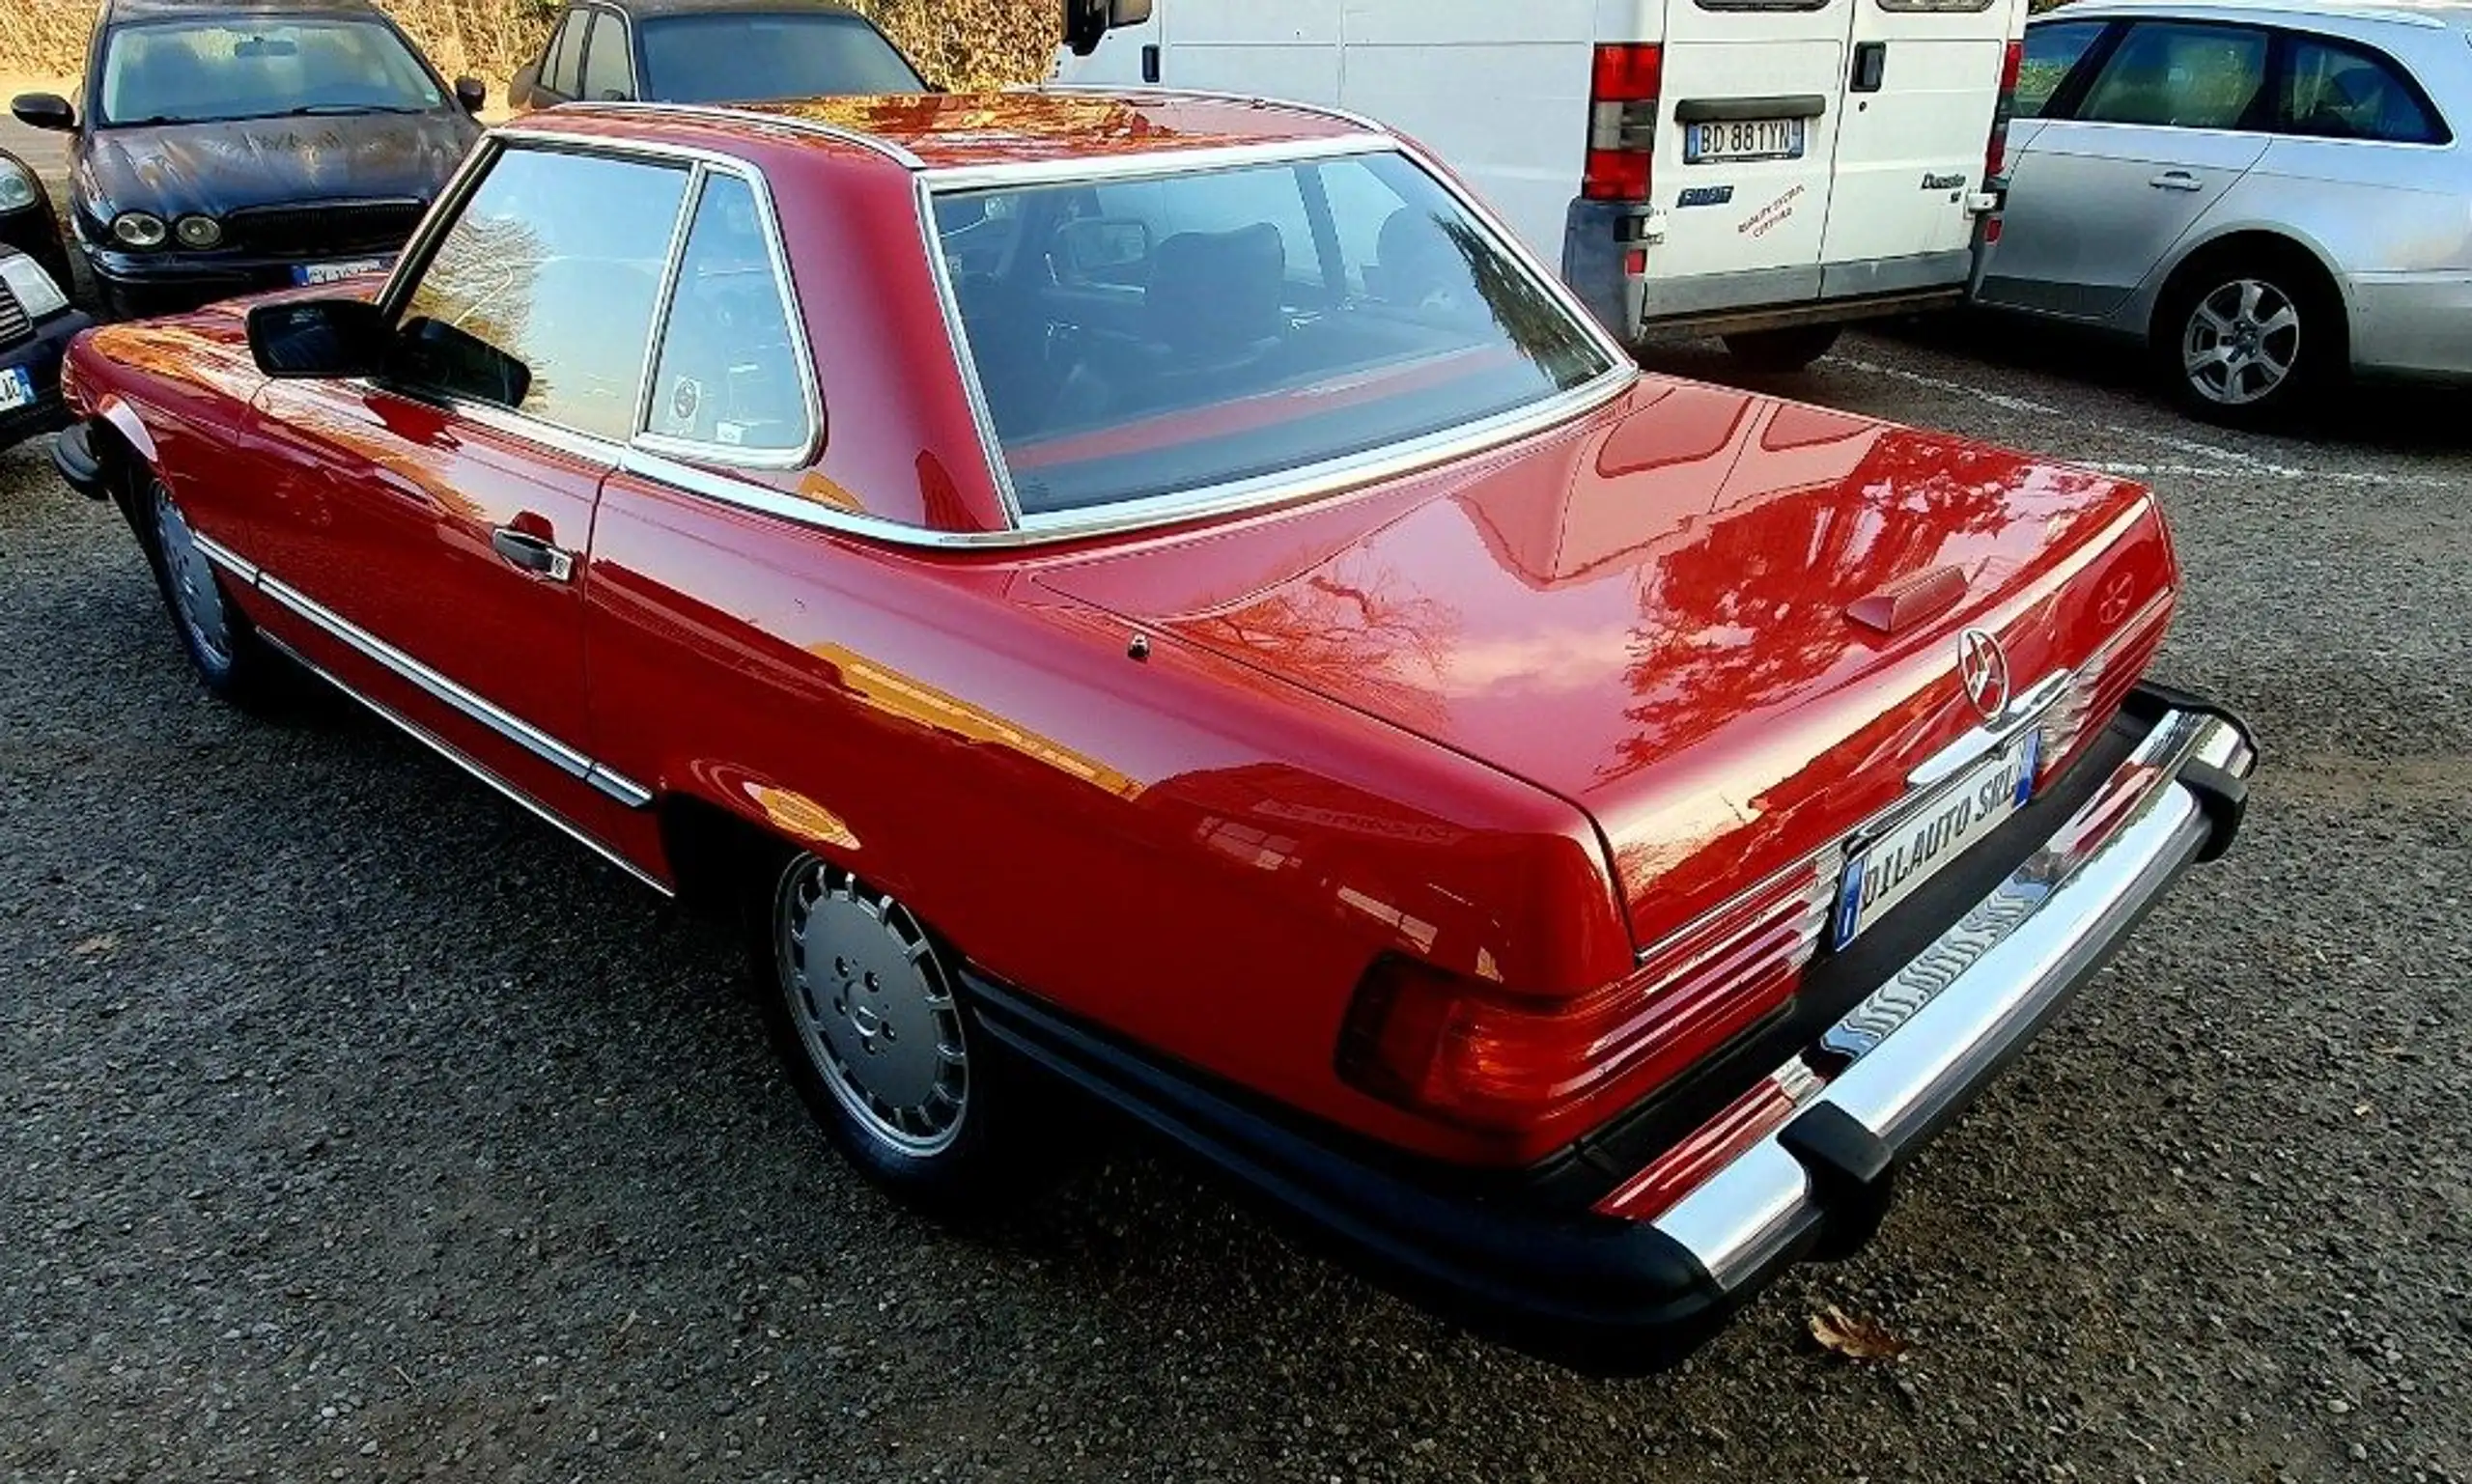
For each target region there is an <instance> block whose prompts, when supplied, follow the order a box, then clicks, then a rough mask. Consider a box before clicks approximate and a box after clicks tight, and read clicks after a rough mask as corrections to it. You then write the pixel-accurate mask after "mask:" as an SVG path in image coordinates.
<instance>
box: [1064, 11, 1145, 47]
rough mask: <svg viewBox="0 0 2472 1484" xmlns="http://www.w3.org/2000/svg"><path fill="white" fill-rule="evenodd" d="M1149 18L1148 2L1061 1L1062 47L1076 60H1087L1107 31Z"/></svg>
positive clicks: (1136, 23)
mask: <svg viewBox="0 0 2472 1484" xmlns="http://www.w3.org/2000/svg"><path fill="white" fill-rule="evenodd" d="M1149 18H1150V0H1064V44H1065V45H1067V46H1070V47H1072V48H1073V54H1074V55H1075V56H1077V57H1086V56H1088V55H1089V54H1090V53H1092V52H1094V51H1097V50H1098V49H1099V42H1102V41H1105V40H1106V39H1107V35H1108V33H1109V32H1110V31H1111V30H1114V29H1115V28H1116V27H1118V26H1138V25H1140V24H1141V23H1142V22H1143V21H1146V20H1148V19H1149Z"/></svg>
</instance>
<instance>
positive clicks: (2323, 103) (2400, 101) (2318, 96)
mask: <svg viewBox="0 0 2472 1484" xmlns="http://www.w3.org/2000/svg"><path fill="white" fill-rule="evenodd" d="M2287 56H2288V58H2289V60H2288V61H2287V63H2286V64H2285V68H2284V79H2283V99H2282V106H2281V108H2280V109H2279V110H2278V120H2277V122H2278V125H2279V126H2280V127H2281V128H2282V129H2283V130H2284V131H2285V132H2286V133H2291V134H2306V135H2308V136H2310V137H2311V138H2314V139H2374V140H2379V141H2382V142H2384V143H2387V144H2437V143H2440V142H2442V141H2443V140H2444V139H2445V138H2446V130H2445V129H2444V128H2442V127H2441V126H2439V125H2438V122H2437V120H2435V119H2434V118H2432V117H2430V110H2429V106H2428V105H2427V104H2426V103H2424V102H2423V101H2422V100H2421V94H2420V91H2419V90H2418V89H2416V88H2414V87H2413V86H2412V85H2411V84H2410V83H2409V82H2406V81H2404V79H2403V77H2402V73H2401V72H2399V71H2398V70H2396V67H2395V64H2394V63H2392V62H2390V61H2388V60H2386V59H2385V58H2383V57H2380V56H2378V55H2376V54H2374V53H2373V52H2371V51H2368V50H2366V49H2364V48H2361V47H2356V46H2347V45H2345V44H2343V43H2342V42H2332V41H2327V40H2324V39H2322V38H2319V37H2311V36H2295V37H2292V38H2291V39H2290V42H2289V52H2288V53H2287Z"/></svg>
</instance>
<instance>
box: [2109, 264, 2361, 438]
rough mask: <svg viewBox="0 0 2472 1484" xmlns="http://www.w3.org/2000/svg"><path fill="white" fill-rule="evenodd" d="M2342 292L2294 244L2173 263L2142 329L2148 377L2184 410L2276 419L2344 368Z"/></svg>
mask: <svg viewBox="0 0 2472 1484" xmlns="http://www.w3.org/2000/svg"><path fill="white" fill-rule="evenodd" d="M2348 328H2349V327H2348V326H2347V325H2346V323H2345V318H2344V305H2343V298H2342V296H2341V295H2340V294H2337V293H2336V292H2335V288H2334V285H2333V284H2332V283H2331V282H2329V281H2328V280H2327V278H2326V274H2325V271H2324V270H2323V269H2321V268H2320V267H2318V265H2317V263H2316V262H2315V261H2314V260H2312V259H2311V258H2309V257H2308V256H2307V255H2306V254H2304V253H2302V252H2300V251H2299V250H2298V249H2296V248H2295V249H2275V248H2271V247H2259V248H2250V249H2243V250H2239V251H2235V252H2230V253H2215V254H2210V255H2208V256H2205V257H2203V258H2201V259H2199V260H2197V261H2195V262H2192V263H2190V264H2189V265H2187V266H2184V267H2182V268H2181V269H2180V270H2179V271H2178V272H2177V274H2175V275H2174V276H2173V280H2172V282H2171V284H2170V285H2169V286H2168V287H2167V288H2166V289H2165V291H2164V293H2163V295H2162V298H2161V299H2160V300H2159V301H2158V302H2157V304H2156V305H2155V311H2154V322H2153V326H2152V329H2151V330H2150V331H2149V337H2148V338H2149V350H2150V353H2151V354H2152V357H2153V360H2154V370H2155V375H2156V377H2157V378H2159V379H2160V380H2161V381H2162V383H2163V385H2164V388H2165V389H2166V390H2167V391H2168V392H2169V393H2170V394H2171V397H2172V400H2173V401H2175V402H2177V403H2178V404H2179V406H2180V407H2181V408H2182V409H2183V410H2184V411H2187V412H2188V413H2190V414H2191V415H2192V416H2196V417H2200V418H2203V419H2205V420H2206V421H2208V422H2214V423H2223V424H2228V425H2231V426H2233V427H2257V426H2261V425H2263V424H2267V423H2273V422H2279V421H2283V420H2285V419H2287V418H2289V416H2290V414H2291V413H2292V412H2293V411H2294V410H2295V409H2296V408H2298V407H2299V406H2303V405H2304V404H2306V403H2307V402H2309V401H2310V400H2311V399H2313V398H2315V397H2318V396H2320V395H2322V394H2324V393H2326V392H2329V391H2332V390H2334V389H2335V388H2337V387H2339V386H2341V385H2342V383H2343V381H2344V378H2345V377H2346V373H2347V372H2348V370H2349V368H2350V360H2351V355H2350V349H2351V348H2350V336H2349V333H2348Z"/></svg>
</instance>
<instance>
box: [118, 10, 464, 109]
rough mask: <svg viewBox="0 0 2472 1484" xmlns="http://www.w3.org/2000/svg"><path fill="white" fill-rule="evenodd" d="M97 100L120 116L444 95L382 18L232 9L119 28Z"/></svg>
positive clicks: (375, 103) (407, 105) (352, 104)
mask: <svg viewBox="0 0 2472 1484" xmlns="http://www.w3.org/2000/svg"><path fill="white" fill-rule="evenodd" d="M96 101H97V108H96V113H97V117H98V121H99V122H100V123H103V124H107V125H111V124H201V123H210V122H212V121H214V120H218V119H262V118H270V117H278V116H281V115H284V114H294V113H306V114H319V113H365V112H379V113H383V112H390V111H400V112H406V113H411V112H426V111H428V110H430V109H433V108H436V107H438V106H440V105H441V103H442V102H443V101H444V99H443V98H442V97H441V95H440V94H439V91H438V86H437V79H436V77H435V75H434V74H433V73H432V72H431V71H430V70H429V69H428V68H426V67H424V66H422V65H421V62H420V59H419V58H417V57H415V56H413V55H412V53H411V49H410V48H409V47H407V46H406V45H405V44H404V42H403V39H402V38H401V37H399V36H397V35H396V34H395V33H394V31H392V30H391V29H389V28H388V27H386V26H384V25H381V24H379V23H378V22H376V21H369V20H346V19H332V20H330V19H323V18H322V19H315V20H276V19H260V18H256V17H251V16H247V15H228V16H220V17H217V18H214V19H211V20H176V21H149V22H146V23H144V24H141V25H134V26H129V27H126V29H123V30H120V31H115V32H113V33H112V35H111V38H110V40H109V41H107V42H105V43H104V48H103V74H102V82H101V85H100V86H99V87H98V89H97V92H96Z"/></svg>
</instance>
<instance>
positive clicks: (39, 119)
mask: <svg viewBox="0 0 2472 1484" xmlns="http://www.w3.org/2000/svg"><path fill="white" fill-rule="evenodd" d="M9 111H10V112H11V113H14V114H15V115H16V116H17V122H18V123H20V124H23V125H25V126H27V127H29V128H50V129H58V130H60V131H61V132H62V133H68V132H70V131H71V130H73V129H75V128H76V127H77V110H76V109H74V108H71V107H70V106H69V99H67V98H62V97H61V96H60V95H59V94H57V93H20V94H18V95H17V96H16V98H14V100H12V101H11V103H10V104H9Z"/></svg>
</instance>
